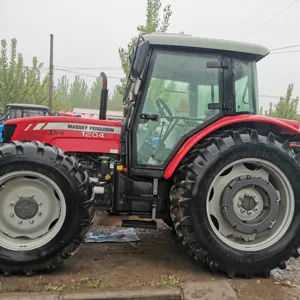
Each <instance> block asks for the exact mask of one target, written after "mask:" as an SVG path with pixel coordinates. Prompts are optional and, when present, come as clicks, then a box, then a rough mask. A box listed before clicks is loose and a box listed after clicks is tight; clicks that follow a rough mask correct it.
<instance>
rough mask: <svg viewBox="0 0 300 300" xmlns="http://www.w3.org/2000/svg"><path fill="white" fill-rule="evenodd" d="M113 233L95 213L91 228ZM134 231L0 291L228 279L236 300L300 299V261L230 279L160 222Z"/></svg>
mask: <svg viewBox="0 0 300 300" xmlns="http://www.w3.org/2000/svg"><path fill="white" fill-rule="evenodd" d="M104 225H108V226H104ZM117 229H120V218H119V217H112V216H106V215H100V214H99V215H98V216H97V217H96V220H95V223H94V227H93V228H92V229H91V230H93V231H108V230H110V231H112V230H117ZM136 232H137V234H138V236H139V238H140V242H138V243H126V244H116V243H110V244H109V243H105V244H104V243H101V244H94V243H93V244H90V243H87V244H83V245H82V247H81V249H80V250H79V251H78V252H77V254H75V255H74V256H73V257H72V258H70V259H68V260H66V261H65V263H64V264H63V265H62V267H61V268H60V269H58V270H56V271H55V272H53V273H51V274H42V275H39V276H32V277H18V276H12V277H0V292H32V291H57V290H64V291H67V290H91V289H132V288H142V287H149V286H176V285H179V284H180V283H184V282H185V281H187V280H192V281H202V280H203V281H204V280H205V281H210V280H218V279H226V280H228V281H229V283H230V284H231V286H232V287H233V288H234V290H235V291H236V293H237V296H238V298H239V299H240V300H260V299H264V300H265V299H268V300H269V299H274V300H285V299H293V300H294V299H300V296H299V297H298V296H297V295H300V289H299V288H298V286H299V287H300V276H299V275H300V259H298V260H291V261H290V262H289V263H288V267H287V269H286V270H284V271H282V270H274V271H273V272H272V277H271V278H269V279H261V278H255V279H252V280H244V279H234V280H229V279H227V277H225V275H222V274H215V273H211V272H210V271H209V270H207V269H206V268H204V267H203V266H202V265H199V264H195V263H194V262H193V261H192V260H191V259H190V257H189V256H188V254H187V251H186V249H185V248H184V247H183V246H182V245H181V244H179V243H178V242H177V241H176V239H172V238H171V230H170V228H168V227H167V226H166V225H165V224H163V223H162V222H161V223H159V226H158V230H157V231H153V230H145V229H136ZM297 297H298V298H297Z"/></svg>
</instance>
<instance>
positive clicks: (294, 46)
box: [270, 44, 300, 51]
mask: <svg viewBox="0 0 300 300" xmlns="http://www.w3.org/2000/svg"><path fill="white" fill-rule="evenodd" d="M296 47H300V44H297V45H291V46H286V47H281V48H275V49H271V50H270V51H277V50H283V49H289V48H296Z"/></svg>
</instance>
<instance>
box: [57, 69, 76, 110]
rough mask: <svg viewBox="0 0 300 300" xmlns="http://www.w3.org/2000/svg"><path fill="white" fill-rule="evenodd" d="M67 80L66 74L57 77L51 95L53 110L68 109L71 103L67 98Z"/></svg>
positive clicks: (68, 86) (68, 85)
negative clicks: (52, 95)
mask: <svg viewBox="0 0 300 300" xmlns="http://www.w3.org/2000/svg"><path fill="white" fill-rule="evenodd" d="M69 88H70V84H69V80H68V78H67V76H66V75H63V76H62V77H61V78H59V79H58V83H57V85H56V88H55V91H54V97H53V110H54V111H60V110H70V109H71V106H72V103H71V102H70V99H69Z"/></svg>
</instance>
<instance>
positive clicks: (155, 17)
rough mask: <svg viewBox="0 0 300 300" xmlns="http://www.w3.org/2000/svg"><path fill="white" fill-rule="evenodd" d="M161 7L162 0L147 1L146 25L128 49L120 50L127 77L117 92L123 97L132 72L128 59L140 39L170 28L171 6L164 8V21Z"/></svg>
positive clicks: (132, 40) (129, 44)
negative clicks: (142, 36)
mask: <svg viewBox="0 0 300 300" xmlns="http://www.w3.org/2000/svg"><path fill="white" fill-rule="evenodd" d="M161 7H162V4H161V1H160V0H147V7H146V24H145V25H139V26H138V27H137V31H138V35H137V36H135V37H132V38H131V40H130V42H129V43H128V45H127V48H126V49H125V48H122V47H120V48H119V57H120V60H121V65H122V69H123V71H124V74H125V77H124V78H122V79H121V85H118V86H117V90H118V92H119V94H121V95H123V94H124V91H125V87H126V81H127V77H128V75H129V71H130V70H129V68H130V66H129V61H128V57H129V55H130V53H131V51H132V48H133V46H134V44H135V42H136V41H137V39H138V37H139V36H140V35H142V34H147V33H148V34H149V33H153V32H166V31H167V29H168V27H169V24H170V18H171V16H172V11H171V5H167V6H165V7H164V8H163V16H162V20H161V19H160V13H161Z"/></svg>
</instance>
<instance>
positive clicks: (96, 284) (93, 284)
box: [87, 279, 103, 289]
mask: <svg viewBox="0 0 300 300" xmlns="http://www.w3.org/2000/svg"><path fill="white" fill-rule="evenodd" d="M87 287H88V288H90V289H99V288H102V287H103V284H102V283H101V280H95V279H91V280H88V281H87Z"/></svg>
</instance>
